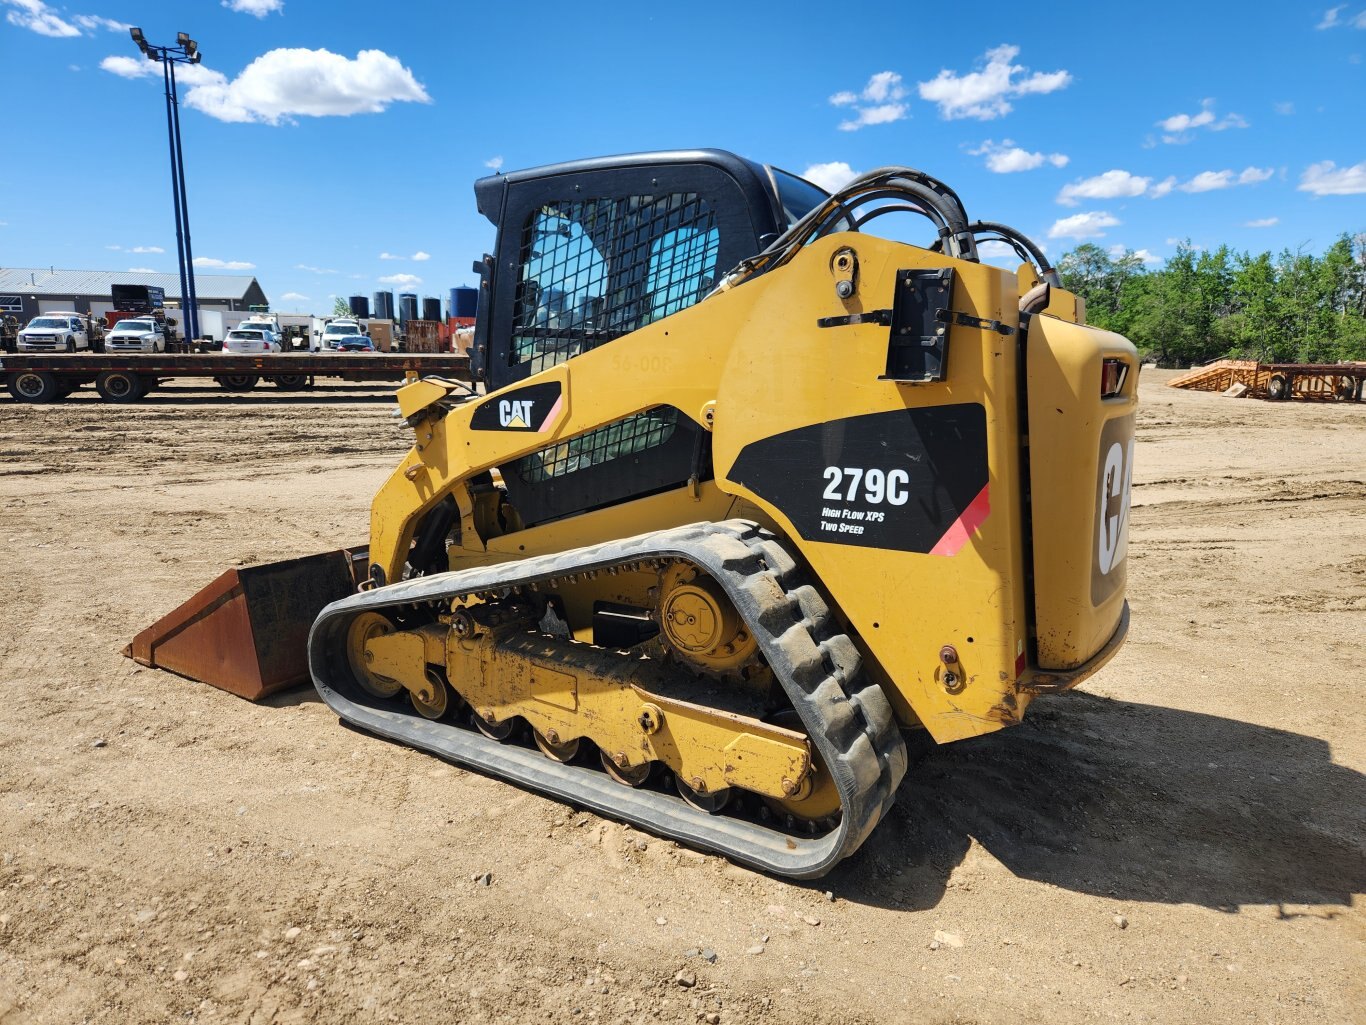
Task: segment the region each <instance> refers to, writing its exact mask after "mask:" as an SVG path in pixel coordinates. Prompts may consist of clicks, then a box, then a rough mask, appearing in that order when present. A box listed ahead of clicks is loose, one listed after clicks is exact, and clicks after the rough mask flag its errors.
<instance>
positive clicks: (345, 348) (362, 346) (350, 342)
mask: <svg viewBox="0 0 1366 1025" xmlns="http://www.w3.org/2000/svg"><path fill="white" fill-rule="evenodd" d="M337 351H338V352H374V351H375V343H374V342H372V341H371V340H370V336H369V335H347V336H346V337H345V338H341V339H339V340H338V341H337Z"/></svg>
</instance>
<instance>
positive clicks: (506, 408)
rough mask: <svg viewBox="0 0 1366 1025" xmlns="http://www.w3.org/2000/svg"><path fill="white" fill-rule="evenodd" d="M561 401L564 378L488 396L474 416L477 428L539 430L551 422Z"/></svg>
mask: <svg viewBox="0 0 1366 1025" xmlns="http://www.w3.org/2000/svg"><path fill="white" fill-rule="evenodd" d="M559 404H560V382H559V381H549V382H547V383H544V384H530V385H527V386H526V387H525V388H515V389H513V390H512V391H507V392H500V393H498V394H497V395H495V396H493V397H492V398H489V399H485V400H484V402H483V403H482V404H481V405H480V406H479V408H478V409H476V410H475V411H474V413H473V414H472V415H471V417H470V430H473V431H528V432H533V433H535V432H539V431H543V430H545V429H546V428H547V427H549V426H551V424H550V421H551V420H552V417H553V414H555V413H556V412H557V411H558V407H559Z"/></svg>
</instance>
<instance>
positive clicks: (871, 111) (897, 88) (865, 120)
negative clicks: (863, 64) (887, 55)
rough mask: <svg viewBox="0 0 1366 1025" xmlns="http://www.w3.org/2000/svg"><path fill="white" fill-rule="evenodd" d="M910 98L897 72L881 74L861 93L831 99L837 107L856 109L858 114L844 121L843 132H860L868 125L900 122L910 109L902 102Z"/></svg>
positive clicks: (876, 75)
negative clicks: (907, 96)
mask: <svg viewBox="0 0 1366 1025" xmlns="http://www.w3.org/2000/svg"><path fill="white" fill-rule="evenodd" d="M905 98H906V87H905V86H904V85H902V84H901V76H900V75H898V74H897V73H896V72H895V71H879V72H878V73H877V74H875V75H873V76H872V77H871V78H869V79H868V84H867V85H865V86H864V87H863V91H862V92H861V93H852V92H848V91H846V92H838V93H835V95H834V96H831V97H830V102H831V104H833V105H834V106H836V107H852V108H853V109H854V111H855V112H856V115H855V116H854V117H851V118H846V119H845V120H844V121H841V122H840V125H839V128H840V131H841V132H856V131H858V130H859V129H860V128H865V127H867V126H868V125H886V124H891V123H892V122H893V121H900V120H901V119H902V118H904V117H905V116H906V111H907V110H908V109H909V108H908V107H907V105H906V104H904V103H902V102H901V101H902V100H904V99H905Z"/></svg>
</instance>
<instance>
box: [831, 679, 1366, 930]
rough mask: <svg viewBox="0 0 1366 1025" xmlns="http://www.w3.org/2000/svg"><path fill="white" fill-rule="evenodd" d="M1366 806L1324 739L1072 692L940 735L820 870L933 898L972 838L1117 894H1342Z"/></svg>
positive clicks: (906, 899) (1299, 897) (1045, 878)
mask: <svg viewBox="0 0 1366 1025" xmlns="http://www.w3.org/2000/svg"><path fill="white" fill-rule="evenodd" d="M1363 821H1366V776H1363V775H1362V774H1361V773H1358V772H1355V771H1353V770H1351V769H1348V768H1346V767H1344V766H1341V765H1336V764H1334V763H1333V760H1332V754H1331V751H1330V750H1329V746H1328V744H1327V743H1325V742H1324V741H1322V740H1318V739H1315V738H1313V737H1307V736H1303V735H1300V734H1296V733H1290V732H1287V731H1285V730H1278V729H1270V728H1267V727H1263V726H1256V725H1253V724H1250V723H1245V722H1238V721H1236V720H1233V719H1224V718H1220V717H1217V716H1212V715H1203V714H1199V713H1195V712H1185V711H1179V710H1176V709H1170V708H1162V707H1158V706H1154V705H1141V704H1133V703H1130V702H1124V701H1116V700H1112V699H1108V698H1102V697H1096V696H1093V695H1089V694H1082V693H1077V694H1072V695H1068V696H1066V697H1061V698H1054V699H1047V700H1041V701H1039V702H1038V703H1036V704H1035V705H1034V706H1033V707H1031V709H1030V714H1029V718H1028V719H1027V720H1026V721H1025V723H1024V724H1023V725H1020V726H1017V727H1014V728H1012V729H1008V730H1003V731H1001V732H999V733H994V734H991V735H989V736H985V737H980V738H976V739H973V740H968V741H962V742H959V743H955V744H948V745H945V746H944V747H940V748H935V749H932V750H931V751H930V752H929V753H928V754H926V755H925V756H924V757H923V758H921V759H920V760H919V761H917V762H915V763H914V764H913V765H912V767H911V770H910V771H909V772H908V774H907V777H906V780H905V782H904V783H903V784H902V787H901V790H900V792H899V794H898V795H897V803H896V805H895V806H894V807H893V809H892V812H891V814H890V815H889V816H888V818H887V819H886V820H884V822H883V823H882V824H881V825H880V826H879V827H878V828H877V830H876V831H875V832H874V834H873V836H872V837H871V838H870V840H869V841H868V842H867V843H866V844H865V846H864V848H863V849H862V851H860V852H859V853H858V854H856V855H855V856H854V857H853V858H852V859H850V860H849V861H846V862H845V863H844V864H843V865H842V866H840V867H839V868H837V869H836V870H835V872H833V873H832V874H831V875H830V876H828V877H827V878H826V879H825V880H823V881H820V882H818V883H816V884H814V885H816V886H817V887H818V888H820V889H831V890H833V892H834V893H836V894H837V895H839V896H840V897H842V898H844V899H846V900H850V901H857V902H859V903H864V904H870V905H875V906H882V907H890V908H902V909H908V910H915V909H923V908H930V907H934V906H935V905H936V904H938V903H939V901H940V899H941V898H942V897H943V895H944V891H945V889H946V887H947V885H948V884H949V881H950V877H951V876H952V874H953V872H954V870H955V869H956V868H957V867H958V866H959V864H960V863H961V862H962V860H963V858H964V856H965V855H966V853H967V851H968V849H969V846H970V843H971V841H972V840H976V841H977V842H978V843H979V844H980V845H981V846H982V847H983V848H984V849H985V850H986V851H987V852H989V853H990V854H991V855H992V857H994V858H996V859H997V860H999V861H1000V862H1001V863H1002V864H1003V865H1005V867H1006V868H1007V869H1009V870H1010V871H1011V872H1012V873H1014V874H1015V875H1016V876H1019V877H1022V878H1025V879H1032V880H1036V881H1038V882H1044V883H1050V884H1052V885H1054V886H1059V887H1063V888H1065V889H1068V890H1074V891H1077V892H1080V893H1086V894H1093V895H1098V896H1109V897H1113V898H1115V899H1116V900H1124V901H1148V902H1158V903H1170V904H1174V903H1192V904H1200V905H1203V906H1205V907H1208V908H1214V909H1218V910H1222V911H1227V912H1234V913H1236V912H1237V911H1238V910H1239V908H1240V907H1241V906H1243V905H1248V904H1262V905H1345V904H1350V903H1351V901H1352V896H1353V895H1354V894H1359V893H1362V892H1364V891H1366V858H1364V857H1363V852H1362V844H1361V832H1362V830H1361V823H1362V822H1363ZM870 868H871V869H872V871H869V869H870ZM1291 913H1293V912H1291V911H1289V910H1288V909H1286V908H1284V907H1282V914H1287V915H1288V914H1291Z"/></svg>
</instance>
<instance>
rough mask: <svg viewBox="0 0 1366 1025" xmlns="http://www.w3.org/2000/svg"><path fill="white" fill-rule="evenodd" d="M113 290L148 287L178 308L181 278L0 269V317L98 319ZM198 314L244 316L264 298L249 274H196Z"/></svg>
mask: <svg viewBox="0 0 1366 1025" xmlns="http://www.w3.org/2000/svg"><path fill="white" fill-rule="evenodd" d="M113 285H153V286H155V287H157V288H160V289H161V290H162V291H163V292H165V293H166V300H167V301H168V302H174V303H175V304H176V305H177V306H179V305H181V302H180V275H179V274H178V273H177V274H149V273H146V272H138V271H105V270H61V269H59V268H55V267H0V314H5V313H11V314H13V315H14V316H16V317H18V318H19V319H20V321H21V322H23V323H28V321H29V320H30V319H31V318H33V317H36V316H38V315H39V314H40V313H51V312H56V311H61V310H75V311H76V312H77V313H89V314H91V315H92V316H95V317H102V316H104V315H105V314H106V313H108V312H109V311H110V310H112V309H113V308H114V302H113V299H112V298H111V297H110V288H111V286H113ZM194 287H195V294H196V296H197V298H198V299H199V308H200V309H201V310H219V311H223V312H230V311H233V310H244V311H245V310H248V309H250V308H251V307H252V306H263V305H265V304H266V293H265V292H264V291H263V290H262V289H261V286H260V284H259V283H258V282H257V280H256V279H255V278H254V277H252V276H251V275H249V274H198V273H197V274H195V276H194Z"/></svg>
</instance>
